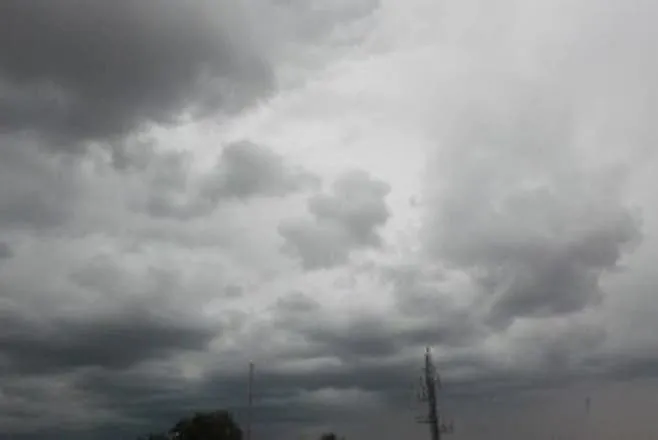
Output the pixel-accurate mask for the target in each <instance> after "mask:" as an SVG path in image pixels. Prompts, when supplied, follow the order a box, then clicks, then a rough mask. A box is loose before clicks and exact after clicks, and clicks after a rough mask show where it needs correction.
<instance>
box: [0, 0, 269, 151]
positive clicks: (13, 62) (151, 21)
mask: <svg viewBox="0 0 658 440" xmlns="http://www.w3.org/2000/svg"><path fill="white" fill-rule="evenodd" d="M234 6H235V5H234V4H233V3H232V2H212V1H204V0H193V1H187V2H161V1H158V0H144V1H138V2H135V1H120V2H106V1H103V0H91V1H79V0H52V1H47V2H38V1H37V2H34V1H22V0H7V1H3V2H2V4H1V5H0V121H2V122H0V127H1V128H2V129H3V130H5V131H16V130H34V131H36V132H39V133H41V134H44V135H47V136H48V137H49V138H51V139H55V138H57V139H58V140H59V142H58V143H57V148H60V149H71V148H75V147H76V145H77V144H76V141H80V140H91V139H107V138H114V137H117V136H121V135H123V134H126V133H128V132H130V131H132V130H135V129H137V128H139V127H140V126H141V125H142V124H145V123H149V122H155V123H169V122H172V121H173V120H175V118H176V117H177V116H178V115H179V114H180V111H181V110H183V109H185V107H191V108H197V109H204V108H205V109H210V108H222V109H223V110H227V111H233V110H236V109H239V108H240V107H242V106H244V105H246V104H248V103H249V102H251V101H252V100H253V99H255V98H256V97H257V96H259V95H261V94H262V93H263V92H264V91H265V90H266V89H268V88H269V86H270V83H271V77H270V71H269V66H268V64H267V61H266V60H265V59H263V58H262V57H261V56H260V54H259V53H258V51H257V50H256V48H255V47H253V45H252V44H251V41H252V40H253V38H252V37H253V36H252V35H250V30H249V26H248V24H247V23H246V21H245V17H243V16H241V15H240V14H239V13H238V8H236V7H234ZM54 145H55V144H53V146H54Z"/></svg>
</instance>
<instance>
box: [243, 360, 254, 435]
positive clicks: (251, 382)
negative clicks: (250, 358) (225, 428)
mask: <svg viewBox="0 0 658 440" xmlns="http://www.w3.org/2000/svg"><path fill="white" fill-rule="evenodd" d="M253 385H254V363H253V362H249V385H248V392H247V429H246V436H245V438H246V440H251V406H252V403H253V397H254V396H253Z"/></svg>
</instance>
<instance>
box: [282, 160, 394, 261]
mask: <svg viewBox="0 0 658 440" xmlns="http://www.w3.org/2000/svg"><path fill="white" fill-rule="evenodd" d="M389 191H390V188H389V186H388V184H386V183H385V182H382V181H380V180H377V179H374V178H372V177H371V176H369V175H368V174H367V173H366V172H363V171H350V172H346V173H344V174H342V175H341V176H339V177H338V179H336V181H335V182H334V184H333V185H332V188H331V192H330V193H328V194H318V195H316V196H313V197H312V198H311V199H309V201H308V211H309V213H310V214H311V215H312V216H313V219H312V220H289V221H286V222H284V223H282V224H281V225H280V227H279V233H280V234H281V235H282V236H283V237H284V239H285V240H286V244H287V247H286V249H287V250H288V251H289V252H291V253H293V254H294V255H297V256H299V258H300V259H301V260H302V264H303V266H304V268H305V269H309V270H310V269H317V268H323V267H331V266H335V265H337V264H342V263H344V262H346V261H347V259H348V258H349V254H350V252H351V251H353V250H356V249H359V248H368V247H378V246H380V245H381V238H380V236H379V233H378V228H379V227H381V226H383V225H384V224H385V223H386V221H387V220H388V217H389V211H388V208H387V206H386V201H385V198H386V196H387V195H388V193H389Z"/></svg>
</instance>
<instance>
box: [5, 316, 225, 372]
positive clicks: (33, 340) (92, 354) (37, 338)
mask: <svg viewBox="0 0 658 440" xmlns="http://www.w3.org/2000/svg"><path fill="white" fill-rule="evenodd" d="M0 323H1V324H2V327H3V328H5V329H7V330H6V331H4V332H3V334H2V336H0V351H1V352H2V355H3V356H2V358H3V362H2V364H3V365H4V366H5V367H4V369H5V371H6V370H7V369H10V370H11V371H14V372H17V371H21V372H23V373H24V374H34V373H40V374H44V373H58V372H64V371H68V372H70V371H72V370H73V369H75V368H81V367H101V368H107V369H125V368H128V367H130V366H133V365H135V364H139V363H141V362H145V361H148V360H152V359H158V358H163V357H167V356H168V355H171V354H174V353H180V352H181V351H184V350H192V351H193V350H203V349H205V347H206V345H207V343H208V342H209V341H210V339H211V338H212V337H213V336H214V335H215V334H216V332H217V330H218V329H213V328H212V327H208V326H205V325H202V324H194V323H185V322H179V321H177V320H176V319H175V317H173V316H170V317H167V316H160V315H158V314H157V313H154V312H152V311H151V310H148V309H145V308H139V307H135V305H131V306H130V307H122V308H120V309H119V310H116V311H114V312H110V313H102V314H100V315H98V314H96V313H89V314H86V315H85V316H81V317H67V318H55V319H46V320H44V319H43V318H39V319H37V318H36V317H30V316H29V315H27V314H25V313H21V312H20V311H16V310H5V311H3V313H2V317H1V318H0Z"/></svg>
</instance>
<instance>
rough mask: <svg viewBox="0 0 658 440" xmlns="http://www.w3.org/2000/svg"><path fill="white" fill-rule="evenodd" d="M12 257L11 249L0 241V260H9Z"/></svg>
mask: <svg viewBox="0 0 658 440" xmlns="http://www.w3.org/2000/svg"><path fill="white" fill-rule="evenodd" d="M12 255H14V252H13V251H12V250H11V247H10V246H9V245H8V244H7V243H4V242H2V241H0V260H3V259H7V258H11V257H12Z"/></svg>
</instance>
